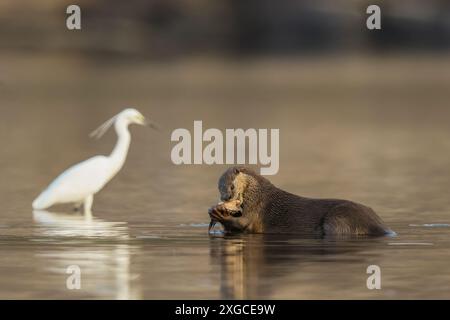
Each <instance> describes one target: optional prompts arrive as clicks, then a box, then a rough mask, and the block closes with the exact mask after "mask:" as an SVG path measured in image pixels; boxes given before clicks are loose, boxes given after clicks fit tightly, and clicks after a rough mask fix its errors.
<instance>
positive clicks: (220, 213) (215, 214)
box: [208, 205, 232, 224]
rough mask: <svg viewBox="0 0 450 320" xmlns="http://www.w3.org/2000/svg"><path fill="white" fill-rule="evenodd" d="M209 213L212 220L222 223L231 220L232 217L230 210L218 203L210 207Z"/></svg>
mask: <svg viewBox="0 0 450 320" xmlns="http://www.w3.org/2000/svg"><path fill="white" fill-rule="evenodd" d="M208 213H209V216H210V218H211V220H213V221H217V222H220V223H222V224H223V223H224V222H227V221H229V220H230V219H231V218H232V216H231V214H230V212H229V211H228V210H227V208H226V207H225V206H223V205H217V206H214V207H212V208H209V210H208Z"/></svg>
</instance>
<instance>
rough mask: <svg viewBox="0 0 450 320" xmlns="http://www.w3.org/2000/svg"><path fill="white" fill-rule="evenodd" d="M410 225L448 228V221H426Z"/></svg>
mask: <svg viewBox="0 0 450 320" xmlns="http://www.w3.org/2000/svg"><path fill="white" fill-rule="evenodd" d="M409 226H410V227H424V228H448V227H450V224H448V223H424V224H410V225H409Z"/></svg>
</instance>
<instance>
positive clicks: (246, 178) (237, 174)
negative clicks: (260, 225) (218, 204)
mask: <svg viewBox="0 0 450 320" xmlns="http://www.w3.org/2000/svg"><path fill="white" fill-rule="evenodd" d="M262 179H264V178H262V177H261V176H259V175H258V174H257V173H255V172H254V171H252V170H250V169H247V168H245V167H232V168H229V169H228V170H227V171H225V173H224V174H223V175H222V176H221V177H220V179H219V192H220V199H221V200H222V201H231V200H240V201H241V203H243V202H244V196H245V193H246V191H247V190H248V189H249V188H251V189H253V188H254V187H256V186H257V185H258V184H259V180H262Z"/></svg>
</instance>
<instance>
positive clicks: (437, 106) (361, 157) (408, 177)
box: [0, 56, 450, 299]
mask: <svg viewBox="0 0 450 320" xmlns="http://www.w3.org/2000/svg"><path fill="white" fill-rule="evenodd" d="M29 58H30V57H21V56H14V57H13V56H7V57H3V58H2V60H3V61H9V62H10V63H8V64H7V65H3V66H2V69H3V70H2V75H1V78H0V112H1V118H0V135H1V137H2V141H3V145H2V152H1V158H0V171H1V177H2V179H1V181H0V200H1V212H0V271H1V272H0V298H12V299H16V298H25V299H32V298H47V299H61V298H64V299H66V298H67V299H72V298H93V299H116V298H117V299H155V298H156V299H160V298H194V299H222V298H224V299H240V298H253V299H257V298H288V299H303V298H319V299H321V298H325V299H329V298H337V299H353V298H374V299H394V298H450V269H449V268H448V265H449V263H450V238H449V236H450V209H449V208H450V197H449V193H448V190H449V189H450V171H449V170H448V164H449V162H450V139H449V138H450V125H449V123H450V109H449V108H448V101H450V90H448V89H449V84H450V75H449V74H448V70H449V65H450V61H448V60H444V59H441V60H440V62H439V63H438V64H436V63H435V62H434V61H435V59H432V58H428V59H425V58H421V59H415V58H414V59H409V60H402V61H400V60H396V59H387V60H382V61H379V60H368V61H367V60H361V59H348V60H343V61H309V62H301V61H300V62H296V63H292V64H287V63H277V62H273V61H266V62H260V63H255V64H251V65H247V64H245V65H240V64H233V63H230V64H221V63H206V64H205V65H204V64H200V63H198V62H195V61H194V62H186V63H174V64H167V65H148V64H144V63H134V64H120V63H119V64H117V65H114V67H112V66H111V65H108V64H105V65H98V64H94V63H88V62H81V61H79V60H75V59H68V60H66V59H61V58H58V57H53V58H52V59H50V58H48V57H46V58H36V57H34V58H33V59H29ZM413 67H414V68H413ZM130 105H131V106H136V107H138V108H139V109H140V110H141V111H142V112H143V113H144V114H145V115H147V116H150V117H151V118H153V119H154V120H155V121H157V122H158V123H159V124H160V125H161V126H162V130H161V131H160V132H154V131H150V130H148V129H145V128H139V127H133V128H132V136H133V139H132V146H131V150H130V153H129V156H128V160H127V163H126V165H125V167H124V169H123V170H122V171H121V172H120V173H119V175H118V176H117V177H116V178H115V179H114V180H113V181H112V182H111V183H110V184H109V185H108V186H107V187H106V188H105V189H104V190H103V191H102V192H101V193H100V194H98V195H97V197H96V199H95V202H94V218H93V219H92V220H88V219H85V218H84V217H83V216H82V215H79V214H76V213H72V212H71V210H70V208H67V207H60V208H59V207H58V208H52V211H45V212H32V210H31V202H32V200H33V199H34V197H35V196H36V195H37V194H38V193H39V192H40V191H41V190H42V189H43V188H44V187H45V186H46V185H47V184H48V183H49V182H50V181H51V180H52V179H53V178H54V177H55V176H56V175H57V174H58V173H60V172H61V171H62V170H63V169H65V168H67V167H68V166H69V165H71V164H73V163H76V162H78V161H80V160H82V159H85V158H87V157H89V156H91V155H94V154H99V153H102V154H105V153H109V152H110V150H111V149H112V147H113V145H114V142H115V135H114V134H113V133H109V134H108V135H107V136H105V137H104V138H103V139H101V140H99V141H93V140H90V139H89V138H88V133H89V132H90V131H91V130H92V129H94V128H95V127H96V126H97V125H99V124H100V123H102V122H103V121H104V120H106V119H107V118H108V117H110V116H111V115H113V114H114V113H116V112H117V111H119V110H121V108H122V107H123V106H130ZM194 120H203V124H204V127H205V128H210V127H215V128H219V129H225V128H238V127H244V128H249V127H253V128H280V139H281V141H280V143H281V146H280V162H281V163H280V172H279V173H278V175H276V176H274V177H270V179H271V180H272V181H273V182H274V183H275V184H276V185H278V186H280V187H282V188H284V189H286V190H289V191H291V192H293V193H297V194H301V195H304V196H312V197H338V198H348V199H352V200H355V201H359V202H363V203H365V204H367V205H370V206H371V207H373V208H374V209H375V210H376V211H377V212H378V213H379V215H380V216H381V217H382V218H383V219H384V220H385V221H386V223H387V224H388V225H389V226H390V227H391V228H392V229H393V230H395V231H396V232H397V233H398V236H397V237H393V238H379V239H347V240H322V239H303V238H301V237H296V236H289V237H287V236H268V235H245V236H234V237H223V236H220V235H217V236H208V234H207V226H208V223H209V220H208V215H207V209H208V207H209V206H211V205H213V204H214V203H215V202H216V201H217V198H218V192H217V190H216V182H217V179H218V177H219V175H220V174H221V173H222V172H223V171H224V169H225V168H226V167H225V166H212V167H209V166H179V167H177V166H175V165H173V164H172V163H171V161H170V150H171V147H172V145H171V142H170V133H171V131H172V130H174V129H175V128H181V127H185V128H188V129H191V130H192V125H193V121H194ZM372 264H375V265H378V266H380V267H381V271H382V290H373V291H371V290H368V289H367V288H366V279H367V276H368V275H367V274H366V268H367V267H368V266H369V265H372ZM71 265H78V266H79V267H80V268H81V271H82V278H81V279H82V280H81V282H82V283H81V285H82V288H81V290H68V289H67V288H66V279H67V276H68V275H67V274H66V269H67V267H68V266H71Z"/></svg>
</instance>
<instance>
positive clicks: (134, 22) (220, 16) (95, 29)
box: [0, 0, 450, 60]
mask: <svg viewBox="0 0 450 320" xmlns="http://www.w3.org/2000/svg"><path fill="white" fill-rule="evenodd" d="M69 4H72V2H70V1H55V0H43V1H33V0H23V1H20V2H17V1H13V0H4V1H2V4H1V7H0V9H1V11H0V19H1V23H2V25H1V26H2V28H1V31H0V34H1V37H2V40H3V41H2V43H1V48H2V50H5V51H12V52H14V51H24V50H25V51H27V52H30V51H31V50H32V51H35V52H58V53H72V54H73V53H74V51H75V52H76V53H78V54H83V55H84V57H85V58H87V57H89V58H91V59H95V58H98V57H99V55H100V56H101V58H102V59H105V58H108V57H118V56H125V57H127V58H131V57H134V58H142V59H164V60H165V59H169V58H180V57H183V58H185V57H186V56H191V55H205V54H215V55H221V56H232V57H240V56H246V55H265V56H266V55H280V54H283V55H305V54H330V53H349V52H366V53H373V52H376V53H377V54H379V53H386V52H393V51H404V50H416V51H441V50H445V49H448V48H449V46H450V26H449V24H450V22H449V21H450V4H449V2H448V1H445V0H430V1H421V0H383V1H375V2H374V1H366V0H334V1H333V0H318V1H307V0H298V1H294V0H281V1H275V0H245V1H239V0H225V1H207V0H198V1H190V0H149V1H144V0H133V1H130V2H126V3H125V2H123V1H120V0H93V1H90V0H80V1H77V2H76V4H78V5H79V6H80V7H81V8H82V13H83V18H82V28H83V32H69V31H68V30H66V29H65V28H62V26H64V23H63V22H64V19H65V14H64V13H65V9H66V7H67V6H68V5H69ZM371 4H377V5H379V6H380V7H381V9H382V21H383V22H382V26H383V31H382V32H370V31H369V30H367V29H366V28H365V20H366V18H367V15H366V14H365V12H366V8H367V7H368V6H369V5H371Z"/></svg>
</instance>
